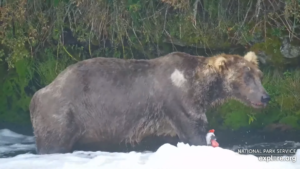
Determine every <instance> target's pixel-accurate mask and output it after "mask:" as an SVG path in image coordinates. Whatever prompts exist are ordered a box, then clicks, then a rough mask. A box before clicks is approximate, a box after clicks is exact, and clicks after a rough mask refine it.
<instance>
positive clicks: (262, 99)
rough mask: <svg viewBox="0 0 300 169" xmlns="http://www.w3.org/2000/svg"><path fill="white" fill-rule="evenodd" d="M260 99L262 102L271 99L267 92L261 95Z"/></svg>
mask: <svg viewBox="0 0 300 169" xmlns="http://www.w3.org/2000/svg"><path fill="white" fill-rule="evenodd" d="M260 100H261V102H262V103H268V102H269V101H270V100H271V97H270V96H269V95H268V94H265V95H264V96H261V99H260Z"/></svg>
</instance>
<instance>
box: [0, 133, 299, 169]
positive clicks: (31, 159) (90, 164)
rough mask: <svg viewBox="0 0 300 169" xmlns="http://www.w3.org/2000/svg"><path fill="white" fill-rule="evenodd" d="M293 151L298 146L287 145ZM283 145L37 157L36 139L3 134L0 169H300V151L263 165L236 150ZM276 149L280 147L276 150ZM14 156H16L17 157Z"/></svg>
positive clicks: (164, 147)
mask: <svg viewBox="0 0 300 169" xmlns="http://www.w3.org/2000/svg"><path fill="white" fill-rule="evenodd" d="M284 144H286V145H285V146H288V147H290V148H292V147H294V148H296V147H298V146H299V143H295V142H285V143H284ZM280 145H281V146H282V143H271V144H270V143H262V144H257V145H248V146H247V147H246V146H233V148H232V150H229V149H224V148H220V147H218V148H213V147H208V146H189V145H187V144H183V143H178V144H177V146H173V145H170V144H164V145H162V146H161V147H160V148H159V149H158V150H157V151H156V152H143V153H141V152H130V153H109V152H101V151H97V152H87V151H85V152H84V151H77V152H74V153H68V154H51V155H36V154H33V152H34V151H35V144H34V138H33V137H32V136H24V135H21V134H18V133H14V132H12V131H10V130H7V129H3V130H0V157H1V156H2V158H0V169H19V168H22V169H35V168H43V169H86V168H89V169H94V168H95V169H96V168H97V169H99V168H101V169H166V168H172V169H174V168H175V169H177V168H178V169H184V168H189V169H194V168H195V169H199V168H205V167H206V168H209V169H220V168H231V169H241V168H243V169H248V168H249V169H253V168H255V169H297V168H299V169H300V162H298V159H300V151H299V150H298V151H297V154H296V158H297V161H296V162H291V161H272V162H262V161H259V160H258V158H257V157H255V156H253V155H240V154H238V153H236V152H234V151H233V150H236V149H238V148H255V147H258V146H260V148H264V147H272V148H277V147H278V148H280ZM276 146H277V147H276ZM14 154H15V155H14Z"/></svg>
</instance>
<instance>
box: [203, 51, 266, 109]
mask: <svg viewBox="0 0 300 169" xmlns="http://www.w3.org/2000/svg"><path fill="white" fill-rule="evenodd" d="M207 65H208V67H209V69H210V70H212V71H213V72H215V73H214V74H215V75H216V76H218V77H219V79H221V80H220V84H221V85H222V86H221V88H222V91H223V92H224V94H226V97H227V98H234V99H236V100H239V101H241V102H242V103H244V104H246V105H248V106H252V107H254V108H263V107H265V106H266V105H267V103H268V102H269V100H270V96H269V95H268V93H267V92H266V90H265V89H264V87H263V85H262V82H261V80H262V77H263V74H262V72H261V70H260V69H259V67H258V61H257V56H256V54H255V53H254V52H248V53H247V54H246V55H245V56H244V57H242V56H239V55H229V54H220V55H216V56H213V57H210V58H208V62H207Z"/></svg>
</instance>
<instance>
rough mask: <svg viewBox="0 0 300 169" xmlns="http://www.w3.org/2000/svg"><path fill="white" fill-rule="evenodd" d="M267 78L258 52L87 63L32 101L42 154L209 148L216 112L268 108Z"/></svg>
mask: <svg viewBox="0 0 300 169" xmlns="http://www.w3.org/2000/svg"><path fill="white" fill-rule="evenodd" d="M260 77H261V71H260V70H259V68H258V65H257V60H256V55H255V54H254V53H253V52H249V53H247V54H246V55H245V57H241V56H239V55H226V54H220V55H216V56H213V57H208V58H205V57H200V56H193V55H189V54H187V53H181V52H173V53H170V54H168V55H165V56H163V57H159V58H156V59H152V60H121V59H115V58H101V57H98V58H93V59H88V60H84V61H81V62H78V63H76V64H74V65H71V66H69V67H67V68H66V69H65V70H64V71H63V72H61V73H60V74H59V75H58V77H57V78H56V79H55V80H54V81H53V82H52V83H50V84H49V85H48V86H46V87H44V88H42V89H40V90H39V91H37V92H36V93H35V94H34V96H33V97H32V100H31V103H30V115H31V121H32V125H33V129H34V134H35V137H36V145H37V151H38V153H39V154H49V153H66V152H70V151H72V150H74V149H76V148H81V149H89V150H99V149H101V150H103V148H105V147H106V146H109V145H119V144H120V143H125V144H130V145H136V144H139V143H140V142H141V141H142V140H144V139H146V138H151V137H156V136H162V137H164V136H167V137H176V136H178V138H179V140H180V141H182V142H185V143H189V144H192V145H206V141H205V135H206V133H207V131H208V129H207V123H208V122H207V118H206V114H205V113H206V110H207V109H208V108H209V107H211V106H214V105H216V104H219V103H222V102H223V101H224V100H226V99H229V98H234V99H237V100H240V101H241V102H243V103H244V104H247V105H249V106H252V107H254V108H262V107H264V106H265V105H266V104H267V102H268V101H269V99H270V98H269V96H268V94H267V93H266V91H265V89H264V88H263V86H262V85H261V81H260ZM150 142H151V141H150Z"/></svg>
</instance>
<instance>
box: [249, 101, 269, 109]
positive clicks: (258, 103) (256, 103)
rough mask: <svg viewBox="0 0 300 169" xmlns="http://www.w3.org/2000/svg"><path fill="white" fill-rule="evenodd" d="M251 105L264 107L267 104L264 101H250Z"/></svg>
mask: <svg viewBox="0 0 300 169" xmlns="http://www.w3.org/2000/svg"><path fill="white" fill-rule="evenodd" d="M251 106H252V107H253V108H264V107H266V106H267V105H266V104H265V103H262V102H251Z"/></svg>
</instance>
